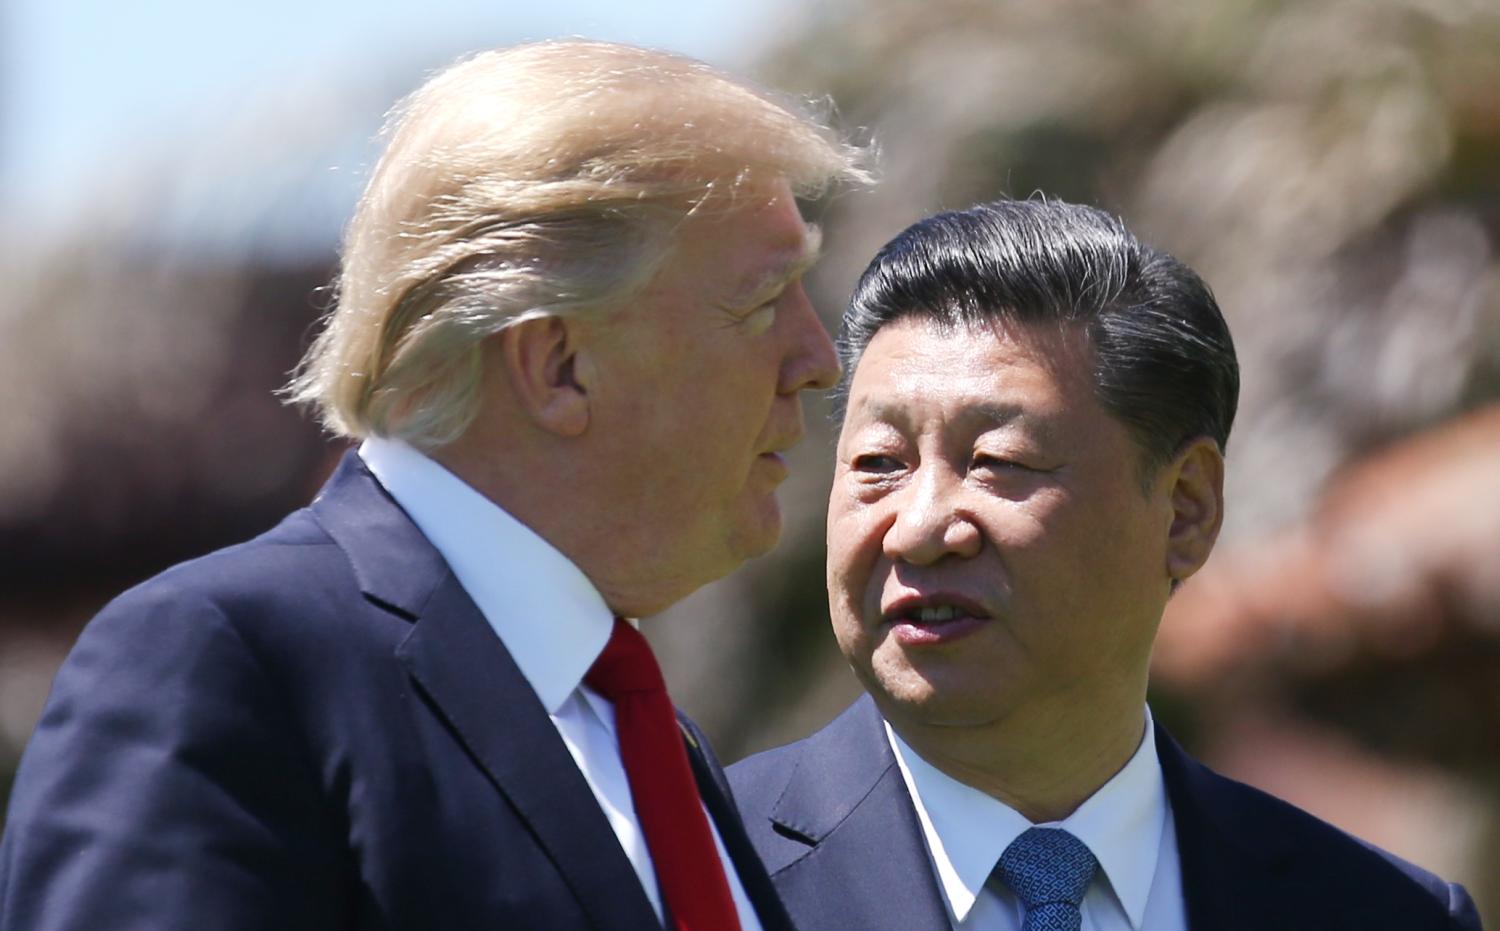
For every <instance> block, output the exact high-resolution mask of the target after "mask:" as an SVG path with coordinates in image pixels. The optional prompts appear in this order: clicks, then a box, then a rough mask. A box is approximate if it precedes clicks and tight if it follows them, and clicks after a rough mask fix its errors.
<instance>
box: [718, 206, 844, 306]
mask: <svg viewBox="0 0 1500 931" xmlns="http://www.w3.org/2000/svg"><path fill="white" fill-rule="evenodd" d="M802 231H803V236H802V250H801V251H800V252H796V253H793V252H791V251H790V250H789V251H788V252H787V256H788V258H787V259H786V260H785V261H781V262H777V263H776V264H774V265H771V266H769V267H767V268H764V269H761V270H760V271H758V272H757V273H755V274H753V275H751V276H750V277H748V278H747V279H746V280H745V281H744V282H742V283H741V285H740V286H739V287H738V288H736V289H735V291H734V294H733V295H731V296H730V298H729V299H728V300H727V301H725V304H726V305H727V306H730V307H754V306H757V305H760V304H763V303H765V302H766V301H768V300H770V299H771V298H773V297H775V296H776V294H777V293H778V292H780V291H781V289H782V288H785V287H786V286H787V284H788V283H789V282H791V281H795V280H796V279H797V278H799V277H801V276H802V275H803V274H805V273H806V272H807V270H808V269H809V268H812V267H813V265H815V264H817V261H818V258H819V257H820V256H821V255H822V247H823V231H822V230H821V229H819V228H818V226H817V225H816V224H814V223H804V224H803V226H802Z"/></svg>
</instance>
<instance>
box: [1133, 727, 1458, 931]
mask: <svg viewBox="0 0 1500 931" xmlns="http://www.w3.org/2000/svg"><path fill="white" fill-rule="evenodd" d="M1158 749H1159V751H1160V756H1161V761H1162V770H1163V775H1164V776H1165V777H1166V780H1167V786H1168V793H1169V796H1170V798H1171V802H1172V809H1173V816H1174V818H1175V819H1176V821H1177V825H1178V827H1177V834H1178V841H1179V846H1180V847H1181V851H1180V853H1181V861H1182V865H1183V885H1184V889H1185V890H1187V892H1188V895H1189V897H1190V898H1191V897H1192V889H1193V887H1194V886H1195V885H1198V886H1206V887H1208V888H1213V889H1224V888H1226V884H1229V885H1233V884H1234V883H1235V882H1237V881H1238V880H1239V879H1242V878H1243V877H1246V876H1263V877H1267V881H1266V882H1263V883H1261V884H1260V885H1259V886H1258V893H1257V898H1258V900H1259V901H1260V902H1262V903H1266V905H1267V906H1271V905H1272V904H1276V907H1288V908H1297V909H1312V910H1313V911H1316V910H1317V909H1319V908H1328V909H1331V911H1330V917H1329V919H1328V920H1329V921H1330V922H1332V923H1331V924H1328V925H1327V926H1328V927H1356V926H1366V927H1403V928H1408V927H1409V928H1471V929H1477V928H1479V927H1480V923H1479V916H1478V913H1477V912H1476V910H1475V908H1474V904H1473V901H1472V900H1471V899H1470V897H1469V894H1468V892H1467V891H1466V890H1465V889H1464V888H1463V887H1462V886H1460V885H1458V884H1456V883H1449V882H1446V881H1445V880H1443V879H1441V878H1440V877H1438V876H1435V875H1434V874H1432V873H1431V872H1429V871H1427V870H1424V869H1422V868H1421V867H1419V866H1416V865H1414V864H1412V863H1409V862H1407V861H1405V860H1403V859H1401V858H1400V857H1398V856H1396V855H1395V854H1392V853H1390V852H1389V851H1386V850H1382V849H1380V848H1379V847H1376V846H1375V845H1373V844H1371V843H1369V842H1367V841H1365V840H1362V839H1360V838H1358V837H1355V836H1353V835H1351V834H1349V833H1347V832H1345V831H1343V830H1341V829H1340V828H1337V827H1335V826H1334V825H1332V824H1329V823H1328V822H1326V821H1323V820H1322V819H1320V818H1318V817H1316V816H1314V815H1312V814H1310V813H1308V812H1306V811H1304V810H1302V809H1300V808H1298V807H1297V806H1295V805H1292V804H1291V803H1289V802H1286V801H1284V800H1282V799H1279V798H1277V797H1275V796H1273V795H1270V794H1269V793H1266V792H1263V791H1261V790H1260V789H1257V788H1254V787H1253V786H1249V785H1246V784H1244V783H1242V782H1237V781H1235V780H1233V779H1230V778H1228V777H1226V776H1223V775H1220V774H1219V773H1216V772H1214V771H1213V770H1212V769H1210V768H1208V767H1207V766H1205V765H1203V764H1202V763H1199V762H1198V761H1197V760H1194V759H1193V758H1191V757H1189V756H1188V755H1187V754H1186V753H1184V752H1183V751H1182V750H1181V748H1180V747H1177V746H1176V744H1175V742H1173V741H1172V740H1171V738H1170V737H1166V736H1165V734H1161V735H1160V736H1159V737H1158ZM1271 877H1274V879H1272V878H1271ZM1277 888H1280V889H1282V890H1284V892H1283V894H1282V895H1280V896H1277V895H1268V893H1270V892H1271V890H1273V889H1277ZM1336 903H1338V904H1336ZM1351 909H1352V910H1353V911H1357V912H1359V913H1360V915H1362V916H1365V917H1367V918H1368V919H1369V920H1371V921H1376V922H1377V924H1371V925H1360V924H1359V922H1360V921H1361V920H1362V919H1361V918H1359V917H1357V916H1354V915H1352V914H1351ZM1301 914H1303V916H1304V918H1306V917H1308V916H1309V914H1310V913H1309V912H1306V911H1303V912H1301ZM1335 916H1337V917H1335ZM1351 921H1352V922H1353V923H1352V924H1351V923H1350V922H1351ZM1381 922H1383V923H1381Z"/></svg>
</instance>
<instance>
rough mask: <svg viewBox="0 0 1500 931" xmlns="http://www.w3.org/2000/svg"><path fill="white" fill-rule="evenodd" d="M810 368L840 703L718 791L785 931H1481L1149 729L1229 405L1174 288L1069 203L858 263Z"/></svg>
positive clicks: (1347, 844)
mask: <svg viewBox="0 0 1500 931" xmlns="http://www.w3.org/2000/svg"><path fill="white" fill-rule="evenodd" d="M840 352H841V356H842V362H843V363H844V372H845V375H844V378H845V381H844V384H843V386H842V391H841V401H842V411H843V427H842V432H841V435H840V438H839V443H838V453H837V464H836V466H835V476H834V483H833V491H832V495H831V497H830V500H829V512H828V551H829V552H828V592H829V601H830V610H831V615H832V621H833V628H834V633H835V635H836V637H837V639H838V642H839V646H840V648H841V649H842V651H843V652H844V655H845V656H846V657H847V658H848V660H849V662H850V664H851V665H852V666H853V668H854V670H855V673H856V674H857V675H858V676H859V678H860V680H861V682H862V683H863V684H864V686H865V688H866V690H867V691H868V692H869V695H868V696H867V697H865V698H862V699H861V700H860V701H858V702H856V703H855V705H854V706H853V707H851V708H850V709H849V710H848V711H846V712H845V713H844V714H843V715H842V716H840V717H839V718H838V719H837V720H835V721H834V722H833V723H831V724H830V725H828V726H827V727H826V728H824V729H823V730H822V731H820V732H818V733H817V734H815V735H813V736H812V737H810V738H808V739H806V740H803V741H801V742H799V743H796V744H792V745H790V746H788V747H783V748H780V749H776V750H772V751H769V752H767V753H764V754H761V755H758V756H755V757H752V758H751V759H749V760H746V761H744V762H743V763H740V764H739V765H738V766H736V767H734V768H732V769H731V774H730V776H731V781H732V783H733V785H734V788H735V791H736V793H737V796H738V798H739V802H740V805H741V809H742V811H743V813H744V815H745V820H746V822H747V824H748V825H749V828H750V832H751V836H752V839H753V841H754V843H755V844H756V846H757V848H758V849H759V851H760V853H761V855H762V856H763V857H764V858H765V860H766V863H767V866H768V868H769V869H770V871H771V874H772V879H773V881H774V882H775V883H776V885H777V887H778V889H779V890H780V892H781V894H782V896H783V898H784V899H785V901H786V902H787V904H788V906H789V908H790V910H791V912H792V917H793V919H794V920H795V921H796V922H797V923H798V924H799V925H801V926H803V927H808V928H819V929H839V928H851V929H853V928H859V929H862V931H873V929H880V928H892V929H897V928H899V929H911V928H938V927H947V926H949V925H950V924H951V925H952V926H954V927H960V928H976V929H980V928H982V929H1021V931H1044V929H1047V931H1050V929H1070V931H1078V929H1080V928H1084V927H1086V928H1090V929H1096V931H1114V929H1151V931H1177V929H1184V928H1191V929H1194V931H1204V929H1212V931H1223V929H1238V928H1244V929H1258V931H1266V929H1288V928H1298V929H1304V928H1305V929H1313V928H1316V929H1330V928H1351V929H1353V928H1359V929H1369V928H1434V929H1435V928H1449V927H1461V928H1478V927H1479V919H1478V915H1477V913H1476V912H1475V910H1474V907H1473V904H1472V902H1471V901H1470V900H1469V897H1468V895H1467V893H1466V892H1465V891H1464V890H1463V889H1462V888H1461V887H1458V886H1456V885H1451V884H1448V883H1445V882H1443V881H1442V880H1440V879H1438V878H1437V877H1434V876H1432V875H1430V874H1428V873H1426V872H1423V871H1422V870H1420V869H1418V868H1416V867H1414V866H1412V865H1410V864H1407V863H1404V862H1402V861H1400V860H1398V859H1397V858H1395V857H1393V856H1391V855H1389V854H1387V853H1384V852H1382V851H1379V850H1376V849H1375V848H1373V847H1370V846H1368V845H1366V844H1364V843H1362V842H1360V841H1358V840H1356V839H1354V838H1351V837H1349V836H1348V835H1345V834H1343V833H1341V832H1339V831H1338V830H1336V829H1334V828H1332V827H1331V826H1329V825H1326V824H1324V823H1322V822H1320V821H1318V820H1317V819H1315V818H1313V817H1311V816H1310V815H1308V814H1306V813H1304V812H1302V811H1299V810H1297V809H1295V808H1293V807H1291V806H1290V805H1287V804H1285V803H1283V802H1281V801H1278V800H1276V799H1274V798H1271V797H1269V796H1267V795H1265V794H1263V793H1261V792H1258V791H1256V790H1254V789H1251V788H1249V787H1247V786H1244V785H1241V784H1239V783H1235V782H1232V781H1230V780H1228V779H1225V778H1223V777H1221V776H1218V775H1216V774H1215V773H1213V772H1211V771H1210V770H1208V769H1207V768H1205V767H1204V766H1203V765H1201V764H1200V763H1198V762H1196V761H1195V760H1193V759H1192V758H1190V757H1188V756H1187V755H1186V754H1185V753H1184V752H1183V751H1182V749H1181V748H1180V747H1179V746H1178V745H1177V744H1176V743H1175V742H1173V740H1172V738H1171V737H1169V736H1168V735H1167V734H1166V733H1165V731H1164V730H1163V729H1162V728H1161V727H1160V726H1158V725H1156V724H1155V723H1154V722H1153V720H1152V717H1151V712H1150V710H1149V708H1147V706H1146V682H1147V673H1148V667H1149V662H1150V656H1151V648H1152V642H1153V640H1154V638H1155V636H1156V630H1157V626H1158V624H1159V622H1160V620H1161V616H1162V612H1163V610H1164V608H1165V606H1166V602H1167V599H1168V597H1169V595H1170V594H1171V592H1172V590H1173V589H1174V588H1175V587H1176V586H1177V585H1178V584H1179V583H1180V582H1181V581H1183V580H1184V579H1186V578H1188V577H1189V576H1190V575H1192V574H1193V573H1194V572H1195V571H1197V570H1198V568H1199V567H1201V566H1202V565H1203V563H1204V561H1205V560H1206V559H1207V558H1208V555H1209V552H1210V551H1211V550H1212V548H1213V545H1214V541H1215V540H1216V538H1217V536H1218V533H1219V528H1220V525H1221V522H1222V518H1223V477H1224V448H1225V445H1226V442H1227V440H1228V435H1229V429H1230V425H1231V423H1232V421H1233V419H1234V412H1235V405H1236V400H1237V396H1238V391H1239V372H1238V365H1237V362H1236V360H1235V353H1234V346H1233V343H1232V341H1231V340H1230V335H1229V331H1228V328H1227V326H1226V324H1225V322H1224V318H1223V316H1222V315H1221V314H1220V312H1219V309H1218V306H1217V305H1216V303H1215V301H1214V298H1213V296H1212V294H1211V293H1210V292H1209V289H1208V288H1207V286H1206V285H1205V284H1204V283H1203V281H1202V280H1201V279H1200V278H1199V277H1198V276H1197V275H1196V274H1194V273H1193V271H1192V270H1190V269H1188V268H1187V267H1186V266H1184V265H1183V264H1182V263H1180V262H1178V261H1177V260H1175V259H1173V258H1172V257H1170V256H1168V255H1165V254H1164V253H1161V252H1158V251H1156V250H1154V249H1152V248H1150V247H1148V246H1145V245H1143V244H1142V243H1140V242H1139V241H1138V240H1136V239H1135V238H1134V236H1132V235H1131V234H1130V232H1129V231H1128V230H1126V229H1125V227H1124V226H1123V225H1122V224H1121V223H1120V222H1119V221H1118V220H1117V219H1115V218H1114V217H1111V216H1109V215H1107V214H1105V213H1102V212H1101V211H1098V210H1095V209H1092V208H1088V207H1080V206H1074V205H1071V204H1065V203H1061V202H1058V201H1045V200H1032V201H1024V202H1021V201H999V202H995V203H991V204H984V205H980V206H977V207H973V208H971V209H969V210H964V211H960V212H955V213H946V214H941V215H939V216H935V217H932V218H930V219H927V220H924V221H922V222H920V223H917V224H916V225H914V226H912V227H911V228H909V229H907V230H906V231H905V232H903V233H902V234H901V235H900V236H898V237H897V238H896V239H895V240H893V241H892V242H891V243H889V244H888V245H887V246H886V247H885V248H884V249H882V250H881V252H880V253H879V254H878V255H877V256H876V257H875V259H874V261H873V262H872V263H871V265H870V267H869V269H867V270H866V272H865V274H864V276H863V278H862V279H861V281H860V283H859V286H858V288H857V289H856V291H855V295H854V298H853V300H852V302H851V305H850V307H849V309H848V311H847V312H846V314H845V316H844V325H843V331H842V335H841V342H840Z"/></svg>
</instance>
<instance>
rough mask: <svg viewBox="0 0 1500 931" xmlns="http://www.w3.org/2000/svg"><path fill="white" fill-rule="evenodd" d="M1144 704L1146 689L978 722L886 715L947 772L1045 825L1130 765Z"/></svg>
mask: <svg viewBox="0 0 1500 931" xmlns="http://www.w3.org/2000/svg"><path fill="white" fill-rule="evenodd" d="M1144 708H1145V689H1144V686H1143V687H1142V688H1141V689H1140V691H1139V693H1138V695H1137V696H1136V697H1135V700H1133V701H1131V700H1124V701H1117V702H1112V703H1104V702H1099V703H1097V704H1095V703H1084V704H1078V703H1076V700H1075V703H1070V704H1067V705H1064V704H1061V703H1060V704H1058V705H1057V706H1055V707H1043V708H1027V709H1025V710H1024V711H1018V712H1015V713H1013V714H1011V715H1008V716H1006V717H1005V718H1003V719H1002V720H998V721H994V722H988V723H985V724H982V725H978V726H950V725H932V724H926V723H911V722H905V723H902V724H898V723H897V718H892V717H890V716H887V720H889V721H890V722H891V726H892V727H893V728H895V730H896V732H897V733H898V734H900V735H901V739H902V740H904V741H905V742H906V743H907V745H908V746H910V747H911V748H912V749H913V750H915V751H916V752H917V754H918V755H919V756H921V757H922V759H924V760H926V761H927V762H928V763H930V764H931V765H933V766H934V767H936V768H937V769H938V770H940V771H941V772H943V773H945V774H947V775H948V776H951V777H952V778H954V779H957V780H958V781H959V782H962V783H964V784H965V785H969V786H973V787H974V788H976V789H979V790H980V791H981V792H984V793H985V794H987V795H990V796H993V797H994V798H996V799H999V800H1000V801H1002V802H1004V803H1005V804H1006V805H1008V806H1010V807H1011V808H1013V809H1015V810H1016V811H1017V812H1020V813H1021V815H1023V816H1024V817H1025V818H1026V819H1027V820H1028V821H1030V822H1031V823H1033V824H1045V823H1049V822H1054V821H1061V820H1063V819H1064V818H1066V817H1067V816H1068V815H1071V814H1072V813H1073V812H1074V811H1076V810H1077V808H1078V806H1079V805H1082V804H1083V803H1084V802H1085V801H1087V800H1088V799H1089V798H1090V797H1091V796H1092V795H1093V794H1094V793H1095V792H1097V791H1099V789H1100V788H1101V787H1102V786H1103V785H1104V784H1105V783H1106V782H1108V781H1109V780H1110V779H1111V778H1113V777H1114V776H1115V774H1116V773H1118V772H1119V771H1120V770H1121V769H1123V768H1124V767H1125V764H1126V763H1128V762H1130V758H1131V757H1132V756H1134V755H1135V751H1136V750H1137V748H1139V746H1140V742H1141V739H1142V736H1143V734H1144V733H1145V723H1146V718H1145V711H1144ZM1080 711H1082V712H1083V713H1080Z"/></svg>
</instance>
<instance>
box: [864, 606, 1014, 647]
mask: <svg viewBox="0 0 1500 931" xmlns="http://www.w3.org/2000/svg"><path fill="white" fill-rule="evenodd" d="M881 620H882V622H883V623H884V624H886V625H888V626H889V627H890V629H891V633H892V634H893V635H894V636H895V637H896V639H897V640H898V641H900V642H902V643H904V644H907V645H910V646H920V645H926V644H938V643H947V642H949V641H952V640H956V639H958V638H959V637H962V636H965V635H966V634H969V633H972V632H973V631H975V630H977V629H979V628H980V627H982V626H983V625H984V624H986V623H987V622H988V621H989V620H990V613H989V612H988V611H987V610H985V608H984V606H982V605H980V604H979V603H978V602H976V601H974V600H972V599H969V598H965V597H963V596H960V595H946V594H945V595H933V596H925V597H923V596H919V597H908V598H900V599H897V600H896V601H895V602H894V603H892V604H891V605H890V606H889V607H888V608H886V610H885V611H884V612H882V616H881Z"/></svg>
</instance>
